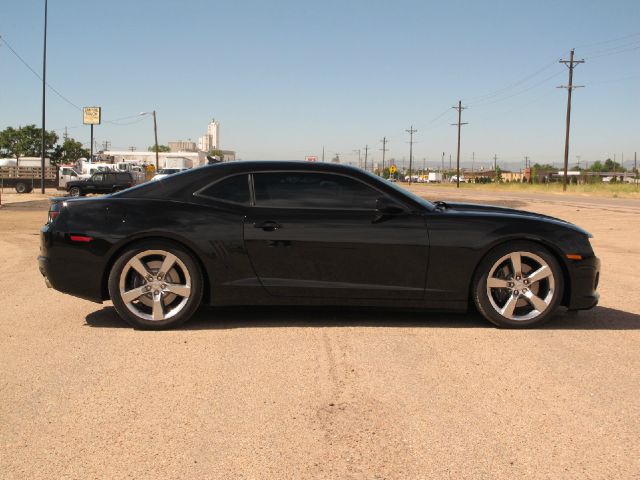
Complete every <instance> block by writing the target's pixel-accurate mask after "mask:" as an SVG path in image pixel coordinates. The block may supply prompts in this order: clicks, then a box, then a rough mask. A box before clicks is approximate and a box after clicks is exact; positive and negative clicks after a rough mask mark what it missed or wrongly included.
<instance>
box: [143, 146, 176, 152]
mask: <svg viewBox="0 0 640 480" xmlns="http://www.w3.org/2000/svg"><path fill="white" fill-rule="evenodd" d="M147 150H148V151H150V152H155V151H156V146H155V145H151V146H150V147H149V148H148V149H147ZM170 151H171V149H170V148H169V146H168V145H158V152H170Z"/></svg>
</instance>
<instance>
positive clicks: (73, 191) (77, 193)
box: [69, 187, 82, 197]
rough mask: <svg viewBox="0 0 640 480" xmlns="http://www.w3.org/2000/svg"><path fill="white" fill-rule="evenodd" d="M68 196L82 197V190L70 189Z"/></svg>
mask: <svg viewBox="0 0 640 480" xmlns="http://www.w3.org/2000/svg"><path fill="white" fill-rule="evenodd" d="M69 195H71V196H72V197H79V196H80V195H82V190H80V187H71V188H70V189H69Z"/></svg>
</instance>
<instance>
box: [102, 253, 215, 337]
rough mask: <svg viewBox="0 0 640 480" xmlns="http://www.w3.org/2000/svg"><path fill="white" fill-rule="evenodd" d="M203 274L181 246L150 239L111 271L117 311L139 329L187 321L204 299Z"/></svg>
mask: <svg viewBox="0 0 640 480" xmlns="http://www.w3.org/2000/svg"><path fill="white" fill-rule="evenodd" d="M202 285H203V279H202V273H201V271H200V268H199V266H198V263H197V262H196V260H195V259H194V258H193V257H192V255H191V254H190V253H189V252H187V251H186V250H185V249H184V248H182V247H181V246H179V245H177V244H174V243H171V242H165V241H147V242H141V243H138V244H136V245H135V246H133V247H131V248H129V249H128V250H126V251H125V252H124V253H123V254H122V255H121V256H120V257H119V258H118V259H117V260H116V262H115V263H114V265H113V268H112V269H111V272H110V274H109V294H110V296H111V300H112V301H113V306H114V307H115V309H116V311H117V312H118V314H119V315H120V316H121V317H122V318H123V319H124V320H126V321H127V322H128V323H129V324H131V325H133V326H134V327H136V328H141V329H148V330H162V329H168V328H172V327H176V326H178V325H180V324H181V323H183V322H185V321H186V320H188V319H189V318H190V317H191V316H192V315H193V313H194V312H195V311H196V309H197V308H198V307H199V306H200V302H201V300H202Z"/></svg>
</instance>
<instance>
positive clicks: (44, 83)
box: [40, 0, 47, 194]
mask: <svg viewBox="0 0 640 480" xmlns="http://www.w3.org/2000/svg"><path fill="white" fill-rule="evenodd" d="M46 88H47V0H44V48H43V50H42V157H41V158H40V187H41V192H42V193H43V194H44V156H45V155H46V151H45V137H46V130H45V128H44V127H45V123H46V120H45V111H46V102H45V100H46Z"/></svg>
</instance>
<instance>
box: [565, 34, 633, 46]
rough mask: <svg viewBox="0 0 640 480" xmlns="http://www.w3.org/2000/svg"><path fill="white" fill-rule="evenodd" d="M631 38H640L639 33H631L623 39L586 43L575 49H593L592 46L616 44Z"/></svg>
mask: <svg viewBox="0 0 640 480" xmlns="http://www.w3.org/2000/svg"><path fill="white" fill-rule="evenodd" d="M632 37H640V32H636V33H632V34H630V35H625V36H623V37H617V38H610V39H609V40H603V41H601V42H594V43H587V44H585V45H578V46H576V47H575V48H589V47H594V46H597V45H603V44H605V43H614V42H618V41H620V40H626V39H627V38H632Z"/></svg>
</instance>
